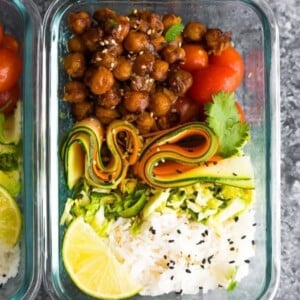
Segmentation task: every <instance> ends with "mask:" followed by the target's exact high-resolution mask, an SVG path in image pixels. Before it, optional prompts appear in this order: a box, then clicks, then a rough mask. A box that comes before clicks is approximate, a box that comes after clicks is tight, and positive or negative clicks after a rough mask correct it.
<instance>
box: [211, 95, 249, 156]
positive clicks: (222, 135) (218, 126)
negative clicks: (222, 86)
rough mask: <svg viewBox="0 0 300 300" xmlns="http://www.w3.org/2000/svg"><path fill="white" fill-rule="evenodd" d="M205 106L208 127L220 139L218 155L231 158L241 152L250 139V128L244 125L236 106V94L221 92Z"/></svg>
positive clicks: (246, 124)
mask: <svg viewBox="0 0 300 300" xmlns="http://www.w3.org/2000/svg"><path fill="white" fill-rule="evenodd" d="M212 98H213V101H212V102H211V103H207V104H206V106H205V113H206V115H207V121H206V122H207V125H208V126H209V127H210V128H211V129H212V130H213V131H214V132H215V134H216V135H217V136H218V138H219V143H220V145H219V150H218V154H219V155H221V156H222V157H229V156H232V155H235V154H238V153H240V152H241V149H242V147H243V146H244V145H245V144H246V142H247V141H249V139H250V126H249V124H248V123H246V122H245V123H242V122H241V121H240V116H239V113H238V110H237V107H236V105H235V102H236V98H235V94H234V93H228V92H220V93H218V94H215V95H213V97H212Z"/></svg>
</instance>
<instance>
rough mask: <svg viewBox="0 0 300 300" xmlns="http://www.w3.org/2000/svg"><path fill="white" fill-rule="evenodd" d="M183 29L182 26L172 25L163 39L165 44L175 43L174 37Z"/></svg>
mask: <svg viewBox="0 0 300 300" xmlns="http://www.w3.org/2000/svg"><path fill="white" fill-rule="evenodd" d="M183 29H184V25H183V24H181V23H177V24H174V25H172V26H171V27H170V28H169V29H168V30H167V32H166V34H165V39H166V41H167V42H173V41H175V39H176V37H177V36H179V35H180V34H181V32H182V31H183Z"/></svg>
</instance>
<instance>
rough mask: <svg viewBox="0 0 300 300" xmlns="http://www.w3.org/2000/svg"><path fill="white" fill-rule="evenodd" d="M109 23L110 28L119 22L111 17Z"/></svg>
mask: <svg viewBox="0 0 300 300" xmlns="http://www.w3.org/2000/svg"><path fill="white" fill-rule="evenodd" d="M108 24H109V27H110V28H115V27H116V25H117V22H116V21H115V20H113V19H110V20H109V23H108Z"/></svg>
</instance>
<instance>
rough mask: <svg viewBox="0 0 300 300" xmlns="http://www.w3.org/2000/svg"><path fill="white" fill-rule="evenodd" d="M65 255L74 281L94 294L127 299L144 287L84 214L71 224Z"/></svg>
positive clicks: (97, 296)
mask: <svg viewBox="0 0 300 300" xmlns="http://www.w3.org/2000/svg"><path fill="white" fill-rule="evenodd" d="M62 255H63V261H64V265H65V268H66V270H67V272H68V273H69V275H70V277H71V278H72V280H73V282H74V283H75V284H76V286H77V287H78V288H79V289H80V290H82V291H83V292H84V293H86V294H88V295H90V296H92V297H95V298H104V299H124V298H128V297H131V296H133V295H135V294H137V293H138V292H139V291H140V290H141V287H140V285H139V284H138V283H136V282H134V281H133V280H132V279H131V278H130V276H129V275H128V271H127V270H125V269H124V266H123V265H122V264H121V263H120V262H119V261H118V260H117V259H116V257H115V256H114V255H113V253H112V251H111V250H110V248H109V246H108V245H107V244H106V243H105V241H104V239H103V238H101V237H99V236H98V235H97V233H96V232H95V231H94V230H93V228H92V227H91V226H90V225H88V224H87V223H85V222H84V220H83V218H77V219H76V220H74V221H73V222H72V223H71V225H70V226H69V227H68V229H67V231H66V234H65V237H64V241H63V248H62Z"/></svg>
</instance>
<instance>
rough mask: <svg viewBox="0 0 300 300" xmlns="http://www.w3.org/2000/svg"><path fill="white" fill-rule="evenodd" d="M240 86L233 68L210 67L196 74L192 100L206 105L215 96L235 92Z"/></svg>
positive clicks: (191, 93) (190, 91)
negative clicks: (224, 92) (220, 93)
mask: <svg viewBox="0 0 300 300" xmlns="http://www.w3.org/2000/svg"><path fill="white" fill-rule="evenodd" d="M238 84H239V82H238V81H237V78H236V74H235V71H234V70H233V69H232V68H230V67H225V66H217V65H208V66H207V67H205V68H202V69H199V70H197V71H196V72H194V74H193V84H192V86H191V88H190V90H189V95H190V96H191V98H192V99H194V100H195V101H197V102H198V103H200V104H201V105H204V104H205V103H207V102H209V101H211V97H212V95H213V94H217V93H219V92H221V91H227V92H233V91H235V90H236V88H237V87H238Z"/></svg>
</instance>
